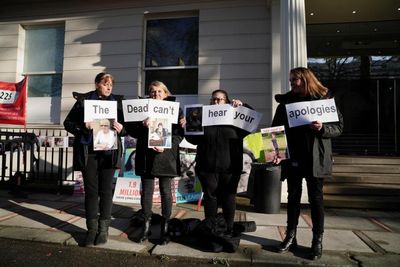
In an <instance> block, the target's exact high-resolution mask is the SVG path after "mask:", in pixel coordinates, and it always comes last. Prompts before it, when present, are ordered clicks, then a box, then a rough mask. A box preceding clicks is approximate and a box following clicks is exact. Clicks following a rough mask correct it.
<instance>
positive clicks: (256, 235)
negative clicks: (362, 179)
mask: <svg viewBox="0 0 400 267" xmlns="http://www.w3.org/2000/svg"><path fill="white" fill-rule="evenodd" d="M242 202H243V201H241V203H242ZM83 203H84V197H83V196H82V195H80V196H71V195H55V194H44V193H29V194H28V197H27V198H15V197H13V196H12V195H10V194H9V193H8V191H6V190H0V237H2V238H11V239H22V240H31V241H37V242H51V243H59V244H63V245H72V246H77V245H78V243H79V242H80V241H81V240H83V239H84V236H85V231H86V226H85V219H84V205H83ZM139 208H140V206H139V205H127V204H118V203H115V204H114V207H113V219H112V223H111V228H110V238H109V242H108V243H107V244H105V245H102V246H98V247H99V248H104V249H111V250H120V251H127V252H131V253H133V254H136V255H138V254H139V255H151V256H168V257H170V258H172V257H175V258H177V257H191V258H198V259H210V260H212V259H223V260H227V261H228V262H229V261H232V262H242V263H243V265H244V266H250V265H251V264H252V263H265V264H266V265H268V264H269V265H274V264H275V265H285V266H286V265H290V266H298V265H311V266H385V265H386V266H388V265H391V266H400V265H399V263H400V211H393V210H388V211H384V210H358V209H326V219H325V234H324V243H323V244H324V253H323V256H322V258H321V259H320V260H317V261H309V260H308V259H307V254H308V249H309V246H310V244H311V238H312V233H311V228H310V226H311V218H310V215H309V210H308V209H303V210H302V215H301V218H300V222H299V228H298V235H297V239H298V243H299V249H298V250H296V252H295V253H291V252H289V253H286V254H278V253H275V252H274V247H276V246H277V245H278V244H279V243H280V242H281V240H282V237H283V233H284V231H285V228H284V227H285V225H286V214H285V210H284V209H281V213H280V214H262V213H254V212H252V211H251V210H252V209H251V206H249V205H247V204H246V203H245V204H244V205H241V206H239V207H238V210H237V212H236V220H242V221H255V222H256V224H257V230H256V232H252V233H243V236H242V239H241V242H240V248H239V250H238V251H237V252H236V253H210V252H203V251H201V250H198V249H196V248H195V247H193V246H190V244H180V243H175V242H170V243H169V244H168V245H166V246H160V245H156V244H154V243H152V242H147V241H146V242H144V243H142V244H138V243H135V242H133V241H131V240H130V239H129V233H130V232H131V231H133V230H134V229H133V228H132V226H130V218H131V216H132V214H133V213H134V212H135V211H137V210H138V209H139ZM154 212H155V213H159V208H157V207H155V208H154ZM173 217H176V218H180V219H184V218H199V219H202V218H203V211H202V210H200V211H197V210H196V205H195V204H179V205H177V206H176V207H174V209H173ZM150 241H151V240H150ZM82 249H85V248H82Z"/></svg>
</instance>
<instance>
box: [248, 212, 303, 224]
mask: <svg viewBox="0 0 400 267" xmlns="http://www.w3.org/2000/svg"><path fill="white" fill-rule="evenodd" d="M246 218H247V220H248V221H255V222H256V224H257V226H258V225H260V226H261V225H276V226H286V220H287V218H286V214H265V213H255V212H247V214H246ZM299 227H308V225H307V223H306V222H305V221H304V220H303V218H302V217H300V218H299Z"/></svg>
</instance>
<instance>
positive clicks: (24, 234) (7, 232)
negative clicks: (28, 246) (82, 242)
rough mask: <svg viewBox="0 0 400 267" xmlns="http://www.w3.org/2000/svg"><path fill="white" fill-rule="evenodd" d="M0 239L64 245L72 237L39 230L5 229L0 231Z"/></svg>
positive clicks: (66, 234)
mask: <svg viewBox="0 0 400 267" xmlns="http://www.w3.org/2000/svg"><path fill="white" fill-rule="evenodd" d="M0 237H3V238H11V239H20V240H28V241H42V242H53V243H59V244H63V243H64V242H65V241H66V240H67V239H68V238H70V237H71V235H69V234H68V233H64V232H57V231H54V232H51V233H50V232H49V231H48V230H45V229H37V228H26V227H5V228H3V229H1V230H0Z"/></svg>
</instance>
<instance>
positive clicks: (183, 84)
mask: <svg viewBox="0 0 400 267" xmlns="http://www.w3.org/2000/svg"><path fill="white" fill-rule="evenodd" d="M197 73H198V72H197V69H179V70H150V71H149V70H148V71H146V84H145V94H146V95H147V94H148V88H149V84H150V83H151V82H152V81H155V80H158V81H161V82H163V83H165V85H166V86H167V87H168V89H169V90H170V91H171V93H172V94H173V95H190V94H193V95H195V94H197V77H198V74H197Z"/></svg>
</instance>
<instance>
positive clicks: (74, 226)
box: [60, 217, 86, 233]
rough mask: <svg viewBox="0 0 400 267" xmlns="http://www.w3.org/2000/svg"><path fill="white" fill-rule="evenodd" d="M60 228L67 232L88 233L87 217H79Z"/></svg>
mask: <svg viewBox="0 0 400 267" xmlns="http://www.w3.org/2000/svg"><path fill="white" fill-rule="evenodd" d="M60 230H63V231H65V232H77V233H86V219H85V218H82V217H80V218H77V219H75V220H74V221H71V222H69V223H67V224H65V225H63V226H62V227H61V228H60Z"/></svg>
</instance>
